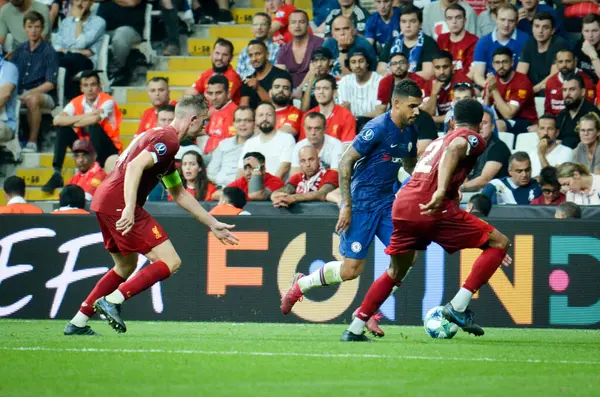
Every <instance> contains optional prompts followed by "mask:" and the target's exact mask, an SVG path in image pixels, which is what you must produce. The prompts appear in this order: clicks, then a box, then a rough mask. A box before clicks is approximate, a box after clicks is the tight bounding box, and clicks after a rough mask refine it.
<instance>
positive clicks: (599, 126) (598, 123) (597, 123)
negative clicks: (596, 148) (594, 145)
mask: <svg viewBox="0 0 600 397" xmlns="http://www.w3.org/2000/svg"><path fill="white" fill-rule="evenodd" d="M584 121H593V122H594V127H595V128H596V131H600V117H599V116H598V115H597V114H596V113H594V112H589V113H586V114H584V115H583V116H582V117H581V118H580V119H579V121H578V122H577V126H576V127H575V132H576V133H577V134H579V130H580V129H581V123H582V122H584ZM599 139H600V134H599V135H598V136H597V137H596V140H599Z"/></svg>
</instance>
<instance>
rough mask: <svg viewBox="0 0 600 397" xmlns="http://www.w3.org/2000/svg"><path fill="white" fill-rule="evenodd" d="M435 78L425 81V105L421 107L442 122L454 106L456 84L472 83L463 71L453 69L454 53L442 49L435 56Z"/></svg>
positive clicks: (437, 121)
mask: <svg viewBox="0 0 600 397" xmlns="http://www.w3.org/2000/svg"><path fill="white" fill-rule="evenodd" d="M433 73H434V79H433V80H429V81H427V82H426V83H425V90H424V98H423V105H421V108H422V109H423V110H424V111H426V112H427V113H429V114H430V115H431V116H432V117H433V120H434V121H435V122H436V123H439V124H442V123H443V122H444V119H445V118H446V113H448V111H449V110H450V109H451V108H452V101H453V99H454V85H455V84H457V83H471V80H469V78H467V76H465V75H464V74H463V73H461V72H458V73H455V72H454V71H453V69H452V54H450V53H449V52H448V51H440V52H438V53H437V54H436V55H434V56H433Z"/></svg>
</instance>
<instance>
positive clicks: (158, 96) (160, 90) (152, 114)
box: [135, 76, 175, 135]
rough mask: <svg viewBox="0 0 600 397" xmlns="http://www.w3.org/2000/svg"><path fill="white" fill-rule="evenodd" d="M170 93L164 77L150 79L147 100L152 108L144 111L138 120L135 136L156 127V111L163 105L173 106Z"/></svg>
mask: <svg viewBox="0 0 600 397" xmlns="http://www.w3.org/2000/svg"><path fill="white" fill-rule="evenodd" d="M170 96H171V91H169V79H167V78H166V77H160V76H156V77H152V78H151V79H150V80H149V81H148V98H150V103H151V104H152V107H150V108H148V109H146V110H144V113H142V118H141V119H140V125H139V126H138V129H137V132H136V133H135V135H138V134H141V133H142V132H144V131H148V130H149V129H151V128H154V127H156V125H157V116H158V109H159V108H161V107H163V106H165V105H169V104H171V105H174V104H175V101H171V99H170Z"/></svg>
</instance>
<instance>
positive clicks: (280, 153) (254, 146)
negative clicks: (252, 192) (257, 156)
mask: <svg viewBox="0 0 600 397" xmlns="http://www.w3.org/2000/svg"><path fill="white" fill-rule="evenodd" d="M255 120H256V127H258V130H259V131H260V133H259V134H258V135H256V136H254V137H252V138H250V139H248V141H247V142H246V143H245V144H244V148H243V149H242V154H241V156H240V158H239V162H238V168H239V169H238V176H239V177H241V176H243V174H244V172H243V168H244V154H246V153H248V152H259V153H262V154H263V155H264V156H265V160H266V161H265V164H266V171H267V172H268V173H269V174H272V175H274V176H276V177H278V178H280V179H282V180H284V181H285V180H286V177H287V175H288V172H289V170H290V166H291V163H292V152H293V151H294V145H295V144H296V141H295V140H294V137H292V136H291V135H290V134H288V133H285V132H281V131H277V130H276V129H275V107H274V106H273V105H272V104H271V103H270V102H262V103H261V104H260V105H258V107H257V108H256V115H255Z"/></svg>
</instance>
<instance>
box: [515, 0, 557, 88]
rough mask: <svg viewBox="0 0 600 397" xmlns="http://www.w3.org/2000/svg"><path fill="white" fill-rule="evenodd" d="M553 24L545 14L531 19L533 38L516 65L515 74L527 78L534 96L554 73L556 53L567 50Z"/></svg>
mask: <svg viewBox="0 0 600 397" xmlns="http://www.w3.org/2000/svg"><path fill="white" fill-rule="evenodd" d="M527 1H531V0H527ZM522 9H523V8H521V10H522ZM554 23H555V22H554V18H553V17H552V15H551V14H549V13H547V12H542V13H540V14H537V15H536V16H535V17H533V37H532V38H530V39H529V40H527V42H526V43H525V46H524V47H523V52H522V54H521V58H520V59H519V64H518V65H517V72H521V73H523V74H525V75H527V77H529V80H531V84H533V92H534V93H536V94H541V93H542V92H543V91H544V89H545V88H546V83H547V81H548V79H549V78H550V76H551V75H553V74H554V73H556V66H555V65H554V60H555V59H556V53H557V52H558V51H561V50H569V43H568V42H567V41H566V40H565V39H563V38H562V37H560V36H558V35H557V34H556V30H555V26H554Z"/></svg>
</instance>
